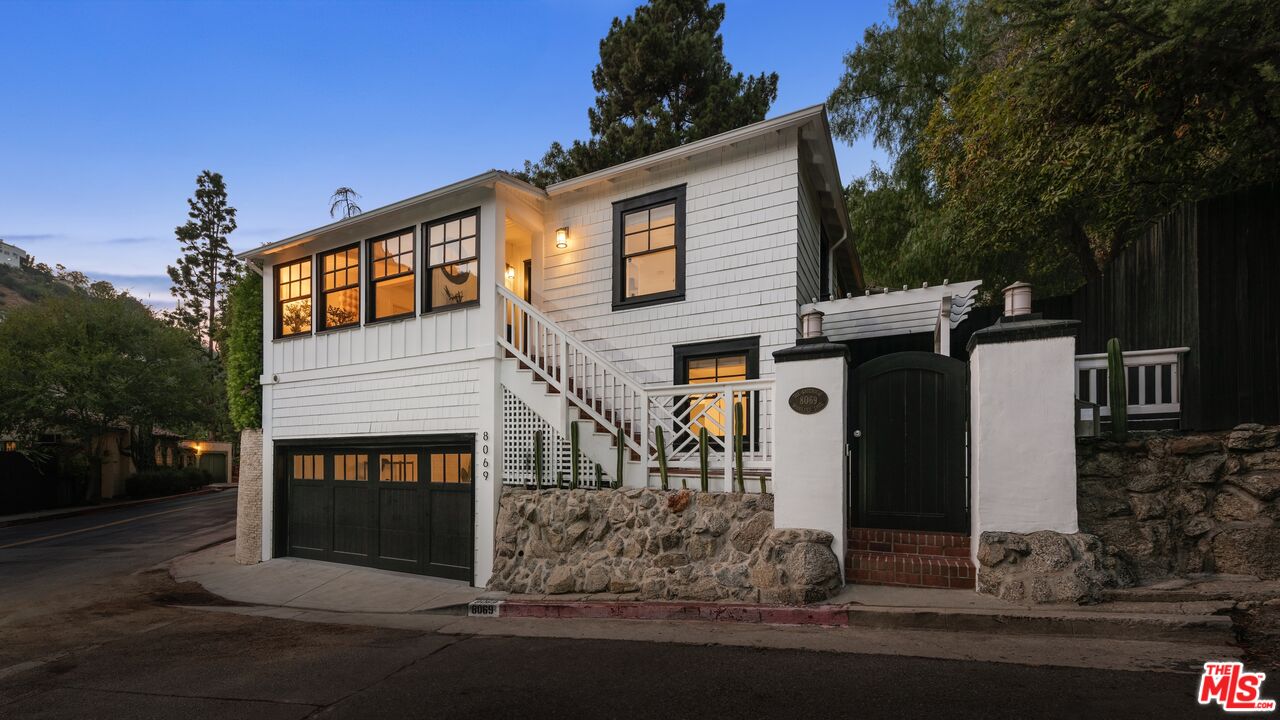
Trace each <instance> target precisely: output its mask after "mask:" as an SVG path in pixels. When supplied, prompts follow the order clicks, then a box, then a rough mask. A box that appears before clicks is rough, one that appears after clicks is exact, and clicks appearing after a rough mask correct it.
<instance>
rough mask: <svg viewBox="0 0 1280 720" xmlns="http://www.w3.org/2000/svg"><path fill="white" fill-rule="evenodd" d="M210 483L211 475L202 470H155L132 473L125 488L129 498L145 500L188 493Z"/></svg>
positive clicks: (191, 468)
mask: <svg viewBox="0 0 1280 720" xmlns="http://www.w3.org/2000/svg"><path fill="white" fill-rule="evenodd" d="M211 482H213V475H211V474H209V471H208V470H204V469H203V468H198V467H185V468H155V469H152V470H143V471H142V472H138V473H134V474H133V475H132V476H131V477H130V478H129V479H128V480H127V481H126V482H125V487H126V488H127V489H128V491H129V496H130V497H135V498H146V497H159V496H161V495H174V494H177V493H181V492H188V491H191V490H195V489H196V488H201V487H204V486H205V485H208V484H209V483H211Z"/></svg>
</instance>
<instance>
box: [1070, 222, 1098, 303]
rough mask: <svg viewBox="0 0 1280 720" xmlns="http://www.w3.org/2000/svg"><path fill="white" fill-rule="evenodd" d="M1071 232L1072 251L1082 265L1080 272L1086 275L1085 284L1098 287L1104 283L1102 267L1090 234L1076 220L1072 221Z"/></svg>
mask: <svg viewBox="0 0 1280 720" xmlns="http://www.w3.org/2000/svg"><path fill="white" fill-rule="evenodd" d="M1069 232H1070V233H1071V249H1072V252H1074V253H1075V256H1076V260H1077V261H1078V262H1079V263H1080V272H1081V273H1082V274H1083V275H1084V280H1085V283H1087V284H1088V285H1089V286H1090V287H1097V286H1098V285H1099V283H1101V282H1102V267H1101V266H1100V265H1098V257H1097V255H1096V254H1095V253H1094V252H1093V245H1092V244H1091V243H1090V242H1089V234H1088V233H1086V232H1085V229H1084V226H1083V225H1081V224H1080V223H1079V222H1076V221H1075V220H1072V221H1071V227H1070V231H1069Z"/></svg>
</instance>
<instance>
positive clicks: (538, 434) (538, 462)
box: [533, 430, 542, 489]
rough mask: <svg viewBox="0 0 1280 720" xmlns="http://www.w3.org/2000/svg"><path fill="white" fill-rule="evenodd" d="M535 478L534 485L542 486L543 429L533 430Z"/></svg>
mask: <svg viewBox="0 0 1280 720" xmlns="http://www.w3.org/2000/svg"><path fill="white" fill-rule="evenodd" d="M533 479H534V486H535V487H537V488H539V489H541V488H542V431H541V430H534V431H533Z"/></svg>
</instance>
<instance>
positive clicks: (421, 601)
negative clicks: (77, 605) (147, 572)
mask: <svg viewBox="0 0 1280 720" xmlns="http://www.w3.org/2000/svg"><path fill="white" fill-rule="evenodd" d="M234 556H235V543H234V542H230V543H224V544H221V545H215V546H213V547H210V548H207V549H205V550H202V551H200V552H198V553H194V554H192V555H187V556H185V557H182V558H179V559H178V560H176V561H174V563H173V566H172V568H171V570H170V572H171V573H172V574H173V577H174V579H175V580H177V581H178V582H187V581H192V582H197V583H199V584H200V585H202V586H204V589H205V590H208V591H209V592H211V593H213V594H214V595H218V596H221V597H223V598H226V599H227V600H231V601H233V602H238V603H245V604H249V605H274V606H277V607H286V608H296V609H300V610H333V611H341V612H356V613H408V612H422V611H428V610H440V609H442V608H447V607H452V606H456V605H465V604H467V603H469V602H471V601H472V600H475V599H476V598H477V597H480V595H481V594H482V593H483V592H484V590H482V589H480V588H473V587H471V586H469V585H467V584H466V583H465V582H461V581H458V580H445V579H441V578H432V577H424V576H420V575H407V574H405V573H398V572H391V571H388V570H377V569H374V568H363V567H355V566H352V565H339V564H337V563H328V562H321V561H319V560H300V559H298V558H276V559H275V560H271V561H268V562H264V563H258V564H257V565H238V564H236V562H235V557H234Z"/></svg>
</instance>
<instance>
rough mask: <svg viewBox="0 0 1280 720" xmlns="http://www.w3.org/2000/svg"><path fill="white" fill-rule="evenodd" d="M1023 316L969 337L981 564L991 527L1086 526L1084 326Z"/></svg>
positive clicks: (974, 512)
mask: <svg viewBox="0 0 1280 720" xmlns="http://www.w3.org/2000/svg"><path fill="white" fill-rule="evenodd" d="M1016 318H1017V319H1014V318H1009V317H1005V318H1002V319H1001V320H1000V322H998V323H996V324H995V325H993V326H991V327H989V328H984V329H982V330H979V331H978V332H976V333H974V334H973V337H972V338H970V340H969V395H970V448H971V450H970V452H971V456H970V457H971V474H972V480H971V487H972V491H971V495H972V497H971V503H972V507H971V515H970V518H971V524H972V530H971V536H972V540H971V543H972V544H971V554H972V555H973V557H974V559H975V563H976V558H977V548H978V543H979V541H980V540H981V537H982V533H983V532H984V531H1005V532H1016V533H1027V532H1034V531H1037V530H1054V531H1056V532H1061V533H1074V532H1077V531H1078V530H1079V526H1078V525H1077V521H1076V439H1075V422H1074V417H1073V416H1074V412H1075V383H1074V379H1073V376H1074V373H1075V333H1076V326H1077V325H1079V323H1078V322H1077V321H1075V320H1041V319H1039V318H1038V317H1036V316H1032V315H1020V316H1016ZM1024 318H1025V319H1024Z"/></svg>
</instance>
